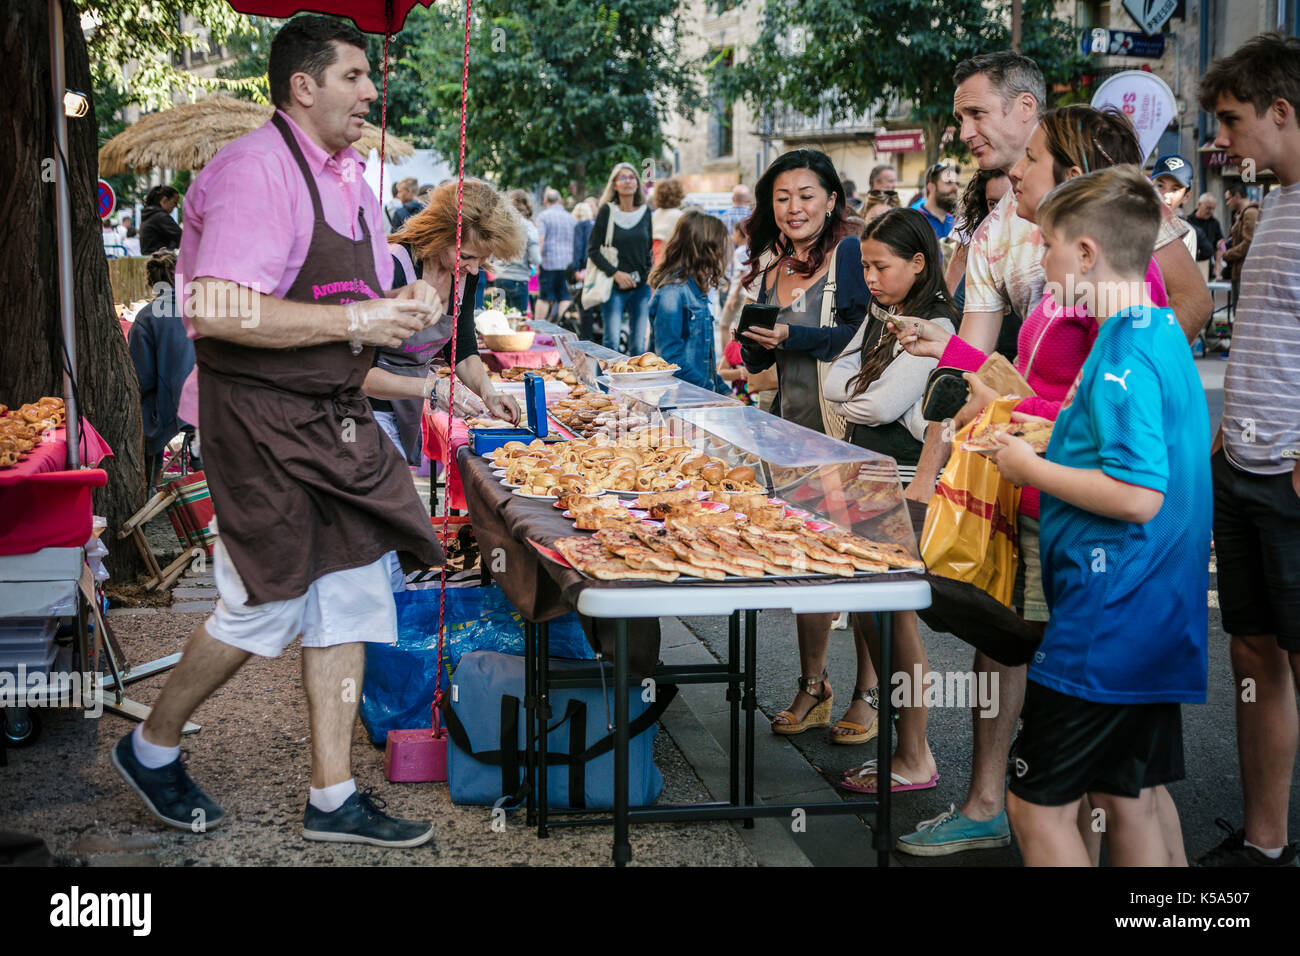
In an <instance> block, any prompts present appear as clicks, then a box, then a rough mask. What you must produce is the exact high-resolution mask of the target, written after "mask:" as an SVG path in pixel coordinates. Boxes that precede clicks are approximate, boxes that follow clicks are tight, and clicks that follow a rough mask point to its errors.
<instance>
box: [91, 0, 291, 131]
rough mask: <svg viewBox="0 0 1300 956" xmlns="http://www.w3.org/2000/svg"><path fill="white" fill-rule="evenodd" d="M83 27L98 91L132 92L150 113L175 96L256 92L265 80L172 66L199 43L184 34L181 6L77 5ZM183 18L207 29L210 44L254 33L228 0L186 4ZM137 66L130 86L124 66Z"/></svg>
mask: <svg viewBox="0 0 1300 956" xmlns="http://www.w3.org/2000/svg"><path fill="white" fill-rule="evenodd" d="M77 8H78V10H79V11H80V12H81V14H82V22H83V23H86V24H89V29H88V30H87V31H86V48H87V52H88V53H89V55H90V71H91V77H92V79H93V80H94V85H95V88H96V89H97V90H105V89H107V88H108V87H112V88H114V89H116V90H118V91H128V90H129V100H128V101H129V102H133V103H138V104H140V105H141V106H144V107H146V108H149V109H165V108H166V107H168V106H170V105H171V104H172V98H171V97H172V92H173V90H179V91H181V92H183V93H186V94H187V95H189V96H191V97H192V96H194V95H195V94H198V93H200V92H204V91H206V92H209V93H211V92H215V91H217V90H226V91H237V90H243V91H252V90H256V89H257V88H258V86H259V84H261V86H262V87H263V88H264V87H265V78H264V77H250V78H232V77H202V76H197V75H195V74H193V73H186V72H185V71H184V70H180V69H177V68H176V67H175V66H173V65H172V59H171V58H172V54H173V53H178V52H182V51H184V50H188V49H192V48H193V47H194V45H195V42H196V40H197V38H196V37H194V36H193V35H190V34H187V33H185V32H184V31H183V30H182V29H181V23H180V13H179V9H180V8H179V5H178V4H176V3H162V2H157V0H78V3H77ZM185 12H186V13H188V14H189V15H191V16H193V17H195V18H197V19H198V20H199V22H201V23H202V24H203V25H204V26H205V27H207V28H208V36H209V42H211V43H219V44H228V43H229V42H230V41H231V40H232V39H233V38H235V37H239V36H247V35H249V34H251V33H252V32H253V30H252V27H251V25H250V24H249V20H248V18H247V17H245V16H244V15H243V14H240V13H236V12H235V11H234V10H232V9H231V7H230V5H229V4H227V3H226V2H225V0H186V2H185ZM133 60H134V61H135V63H136V66H135V69H134V71H133V72H132V73H131V75H130V78H129V81H128V80H127V79H126V78H124V76H123V66H124V65H126V64H127V63H129V62H131V61H133Z"/></svg>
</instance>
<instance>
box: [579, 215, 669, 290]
mask: <svg viewBox="0 0 1300 956" xmlns="http://www.w3.org/2000/svg"><path fill="white" fill-rule="evenodd" d="M610 205H611V204H610V203H605V205H603V206H601V207H600V212H599V213H598V214H597V216H596V224H595V225H594V226H592V228H591V238H590V239H588V240H587V245H588V248H589V251H590V253H591V261H592V262H594V263H596V268H598V269H600V271H601V272H603V273H605V275H610V276H612V275H613V274H614V273H615V272H626V273H627V274H628V275H632V273H634V272H635V273H639V274H640V276H641V282H642V283H644V282H645V281H646V280H647V279H649V278H650V267H651V265H653V264H654V257H653V255H652V254H651V248H652V242H651V232H650V209H649V207H647V206H644V205H643V206H641V207H640V208H641V209H644V210H645V212H643V213H642V214H641V220H640V221H639V222H638V223H637V224H636V225H635V226H633V227H632V228H631V229H624V228H622V227H621V226H619V224H618V223H617V222H615V223H614V248H615V249H617V250H618V265H617V266H615V265H614V264H613V263H612V262H610V261H609V260H608V259H606V258H605V257H604V256H602V255H601V254H600V247H601V246H603V245H604V244H605V230H606V229H608V228H609V207H610Z"/></svg>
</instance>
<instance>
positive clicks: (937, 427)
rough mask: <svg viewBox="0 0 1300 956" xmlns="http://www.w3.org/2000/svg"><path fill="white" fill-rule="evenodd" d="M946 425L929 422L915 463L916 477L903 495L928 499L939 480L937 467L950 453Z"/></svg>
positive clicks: (950, 443)
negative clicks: (918, 457) (945, 434)
mask: <svg viewBox="0 0 1300 956" xmlns="http://www.w3.org/2000/svg"><path fill="white" fill-rule="evenodd" d="M946 430H947V426H946V425H944V424H943V423H941V422H931V423H930V426H929V427H928V428H927V429H926V430H925V445H924V446H923V447H922V448H921V457H920V459H919V460H918V461H917V463H916V477H915V478H913V479H912V482H911V484H909V485H908V486H907V489H906V493H905V497H907V498H911V499H912V500H913V501H929V500H930V498H931V496H932V495H933V494H934V488H935V485H936V484H938V482H939V469H940V468H942V467H943V466H944V464H946V463H947V461H948V456H949V455H950V454H952V442H950V441H948V440H947V439H946V438H945V437H944V432H945V431H946Z"/></svg>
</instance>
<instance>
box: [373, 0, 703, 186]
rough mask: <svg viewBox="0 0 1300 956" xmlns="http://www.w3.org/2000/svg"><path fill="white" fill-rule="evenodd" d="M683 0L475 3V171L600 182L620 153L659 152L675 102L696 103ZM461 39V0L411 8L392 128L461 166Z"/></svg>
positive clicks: (641, 156)
mask: <svg viewBox="0 0 1300 956" xmlns="http://www.w3.org/2000/svg"><path fill="white" fill-rule="evenodd" d="M682 2H683V0H603V2H596V3H593V2H592V0H479V2H476V3H475V5H474V11H475V17H474V21H473V23H472V27H471V35H470V80H469V122H468V134H469V136H468V144H467V148H466V170H467V172H469V173H470V174H471V175H480V176H481V175H485V174H490V175H492V176H493V177H494V178H495V179H496V180H497V181H498V182H499V183H501V184H503V185H510V186H516V185H519V186H538V185H542V184H551V185H556V186H561V187H562V186H564V185H567V184H574V185H576V187H577V188H578V189H579V190H582V189H589V190H594V189H596V188H598V187H600V186H603V185H604V182H605V179H606V177H607V176H608V174H609V170H610V168H611V167H612V166H613V164H614V163H615V162H619V161H629V162H633V163H635V164H637V165H638V166H641V165H643V164H644V163H645V161H646V160H647V158H648V159H649V160H650V161H651V162H653V161H654V160H655V159H657V158H658V157H659V156H660V155H661V154H662V152H663V149H664V145H665V140H664V135H663V132H662V129H663V123H664V121H665V120H666V119H667V118H668V116H669V115H670V113H671V112H672V109H673V105H674V103H681V104H683V105H685V106H687V107H689V108H694V107H695V106H696V105H698V103H699V102H700V92H699V89H698V82H697V74H696V69H695V66H694V65H693V64H690V63H686V62H684V57H683V56H682V55H681V52H680V49H679V45H678V31H679V12H680V9H681V6H682ZM375 43H376V44H377V43H378V41H375ZM464 44H465V20H464V6H463V4H461V3H459V2H447V0H439V2H437V3H435V4H434V5H433V7H431V8H430V9H427V10H426V9H423V8H420V7H416V8H415V9H414V10H413V11H412V12H411V15H410V16H409V17H408V18H407V21H406V27H405V29H404V30H403V32H402V33H401V34H400V35H399V36H398V38H397V40H396V42H395V43H394V45H393V49H392V50H390V54H391V55H393V57H394V59H395V61H396V67H395V70H394V74H393V76H392V77H391V78H390V81H389V123H390V125H391V127H392V128H393V129H394V131H395V132H397V133H398V134H399V135H401V136H403V137H405V138H407V139H409V140H411V141H413V142H414V143H415V144H416V145H419V146H425V147H432V148H434V149H436V150H437V151H438V152H439V153H440V154H441V155H443V156H444V157H446V158H447V160H448V161H449V162H450V163H451V164H452V165H453V167H454V166H455V165H456V163H457V160H458V156H459V149H460V107H461V57H462V55H463V53H464ZM372 61H373V62H374V63H375V64H376V65H378V63H379V57H378V53H377V50H376V49H375V44H372ZM376 72H377V71H376Z"/></svg>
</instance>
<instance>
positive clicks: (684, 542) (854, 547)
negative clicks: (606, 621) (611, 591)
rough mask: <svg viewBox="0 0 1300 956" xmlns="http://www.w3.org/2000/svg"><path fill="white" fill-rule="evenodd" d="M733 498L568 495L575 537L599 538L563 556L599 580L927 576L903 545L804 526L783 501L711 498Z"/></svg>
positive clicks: (682, 493)
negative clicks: (859, 574) (584, 533)
mask: <svg viewBox="0 0 1300 956" xmlns="http://www.w3.org/2000/svg"><path fill="white" fill-rule="evenodd" d="M725 494H726V493H725V492H720V493H715V494H714V495H710V496H707V497H703V498H702V497H701V496H700V494H699V493H698V492H696V491H694V490H693V489H677V490H674V491H669V492H657V493H648V494H641V495H638V496H637V497H636V499H635V501H633V502H630V503H627V504H625V503H623V502H621V501H619V500H616V499H614V498H612V497H605V498H579V497H576V496H570V497H569V498H567V499H566V500H565V504H566V507H567V510H566V512H565V514H566V517H572V518H573V520H574V525H575V527H576V529H577V530H579V531H594V532H595V535H594V536H593V537H592V538H562V539H560V540H561V541H563V542H566V544H565V546H564V547H563V548H562V547H560V544H559V543H558V542H557V544H556V550H557V551H559V552H560V553H561V554H562V555H564V557H565V559H566V560H568V561H569V563H570V564H572V565H573V566H574V567H575V568H576V569H578V570H579V571H582V572H583V573H584V574H587V575H589V576H590V577H595V578H599V579H601V580H654V581H673V580H676V578H677V577H678V576H681V575H685V576H688V577H697V578H703V579H705V580H715V581H720V580H725V579H726V578H727V577H728V576H730V577H738V578H762V577H765V576H768V575H773V576H788V575H792V574H827V575H833V576H835V577H852V576H853V575H854V574H855V573H856V572H859V571H865V572H873V573H879V572H882V571H889V570H908V571H922V570H924V565H923V564H922V563H921V562H920V561H918V560H917V559H916V558H913V557H912V556H911V555H910V554H909V553H908V551H907V549H905V548H903V547H901V546H899V545H895V544H887V543H882V542H878V541H871V540H869V539H867V538H863V537H861V536H859V535H855V534H851V533H849V532H847V531H842V530H840V529H838V528H835V527H833V526H830V525H827V523H826V522H816V521H809V520H806V519H804V518H800V517H798V516H797V515H796V514H793V513H791V512H790V511H789V510H788V509H787V507H786V506H785V504H784V502H781V501H779V500H777V499H769V498H767V497H766V496H764V495H758V494H745V493H741V494H736V495H730V496H727V497H729V498H730V499H731V501H730V502H723V501H716V500H713V498H715V497H721V496H723V495H725ZM732 504H735V505H737V506H738V507H736V508H733V507H732ZM740 506H743V507H746V508H747V509H748V510H747V511H742V510H739V508H740ZM642 516H645V517H642ZM647 519H648V520H647ZM818 529H826V530H818ZM593 540H594V541H596V542H599V543H600V544H601V545H603V546H604V552H603V553H602V552H600V551H597V550H596V549H594V548H592V547H591V545H590V544H580V542H590V541H593ZM620 560H621V561H622V564H621V565H620V564H619V561H620Z"/></svg>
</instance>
